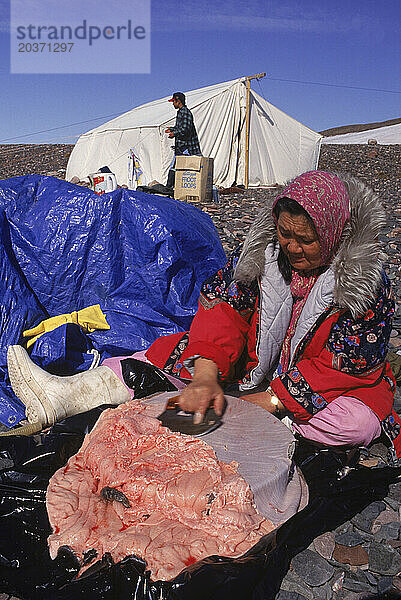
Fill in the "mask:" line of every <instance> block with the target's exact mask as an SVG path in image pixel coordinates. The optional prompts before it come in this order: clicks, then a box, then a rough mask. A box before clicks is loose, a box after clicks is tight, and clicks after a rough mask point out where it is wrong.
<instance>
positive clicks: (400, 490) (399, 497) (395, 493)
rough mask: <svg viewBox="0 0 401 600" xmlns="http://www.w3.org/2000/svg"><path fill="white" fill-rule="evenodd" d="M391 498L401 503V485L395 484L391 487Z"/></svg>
mask: <svg viewBox="0 0 401 600" xmlns="http://www.w3.org/2000/svg"><path fill="white" fill-rule="evenodd" d="M388 495H389V498H392V499H393V500H396V501H397V502H400V503H401V484H400V483H393V484H392V485H390V486H389V494H388Z"/></svg>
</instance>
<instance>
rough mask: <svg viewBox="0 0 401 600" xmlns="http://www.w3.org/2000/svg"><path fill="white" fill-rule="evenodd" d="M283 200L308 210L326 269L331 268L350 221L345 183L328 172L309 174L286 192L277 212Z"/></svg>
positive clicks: (296, 181)
mask: <svg viewBox="0 0 401 600" xmlns="http://www.w3.org/2000/svg"><path fill="white" fill-rule="evenodd" d="M280 198H292V200H295V201H296V202H298V204H300V205H301V206H302V208H304V209H305V210H306V212H307V213H308V215H309V216H310V218H311V219H312V221H313V223H314V225H315V229H316V233H317V235H318V238H319V242H320V251H321V254H322V265H328V264H330V262H331V261H332V260H333V258H334V256H335V254H336V252H337V250H338V246H339V244H340V239H341V234H342V231H343V227H344V225H345V223H346V222H347V221H349V219H350V201H349V196H348V192H347V189H346V187H345V185H344V183H343V182H342V181H341V179H339V178H338V177H337V176H336V175H334V174H333V173H328V172H327V171H308V172H307V173H302V175H299V176H298V177H296V178H295V179H294V180H293V181H292V182H291V183H290V184H289V185H288V186H287V187H286V188H284V190H283V191H282V192H281V193H280V194H279V195H278V196H277V198H276V199H275V200H274V203H273V208H274V207H275V205H276V203H277V201H278V200H279V199H280Z"/></svg>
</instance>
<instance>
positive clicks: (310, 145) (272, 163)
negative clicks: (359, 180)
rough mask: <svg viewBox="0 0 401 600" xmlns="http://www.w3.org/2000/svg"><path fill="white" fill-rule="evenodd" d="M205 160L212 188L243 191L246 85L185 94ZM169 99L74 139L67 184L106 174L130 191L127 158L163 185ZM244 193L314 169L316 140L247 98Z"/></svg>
mask: <svg viewBox="0 0 401 600" xmlns="http://www.w3.org/2000/svg"><path fill="white" fill-rule="evenodd" d="M185 94H186V102H187V105H188V107H189V108H190V109H191V110H192V113H193V116H194V121H195V125H196V128H197V131H198V136H199V140H200V145H201V150H202V153H203V155H204V156H211V157H213V158H214V183H215V184H216V185H222V186H224V187H227V186H230V185H232V183H233V182H234V181H235V182H236V183H237V184H244V177H245V118H246V85H245V79H244V78H242V79H235V80H233V81H227V82H225V83H220V84H217V85H212V86H208V87H205V88H201V89H198V90H193V91H190V92H185ZM170 97H171V96H167V97H165V98H162V99H160V100H154V101H153V102H148V103H147V104H143V105H142V106H138V107H137V108H134V109H132V110H130V111H128V112H126V113H124V114H122V115H120V116H119V117H117V118H115V119H112V120H111V121H108V122H107V123H105V124H104V125H100V126H99V127H96V128H95V129H92V130H91V131H88V132H87V133H85V134H83V135H81V136H80V138H79V139H78V141H77V143H76V145H75V147H74V149H73V151H72V154H71V156H70V160H69V162H68V166H67V173H66V179H68V180H70V179H71V178H72V177H73V176H77V177H79V178H80V179H83V178H84V177H86V176H87V175H88V174H89V173H93V172H96V171H98V169H99V168H101V167H102V166H106V165H107V166H108V167H109V168H110V169H111V171H113V172H114V173H115V174H116V176H117V181H118V183H119V184H120V185H122V184H126V185H128V184H129V175H128V169H129V167H128V164H129V156H130V152H131V150H132V151H133V152H134V153H135V156H136V157H137V158H138V160H139V163H140V166H141V169H142V170H143V173H144V178H143V179H142V181H141V183H145V184H147V183H150V182H151V181H153V180H157V181H159V182H161V183H165V182H166V180H167V173H168V169H169V166H170V164H171V160H172V158H173V149H172V145H173V143H174V140H172V139H170V138H168V136H167V134H165V129H166V128H167V127H170V126H173V125H174V123H175V117H176V111H175V110H174V108H173V106H172V104H171V103H169V102H168V99H169V98H170ZM249 108H250V133H249V185H250V186H259V185H272V184H275V183H279V184H283V183H285V182H286V181H288V179H290V178H292V177H294V176H296V175H298V174H299V173H302V172H303V171H307V170H309V169H315V168H316V167H317V163H318V159H319V151H320V141H321V138H322V136H321V135H319V134H318V133H316V132H314V131H312V130H311V129H309V128H308V127H305V126H304V125H302V124H301V123H299V122H298V121H296V120H295V119H292V118H291V117H289V116H288V115H286V114H285V113H284V112H282V111H281V110H279V109H278V108H276V107H275V106H273V105H272V104H270V103H269V102H267V101H266V100H265V99H264V98H262V97H261V96H259V95H258V94H256V93H255V92H254V91H253V90H251V91H250V105H249Z"/></svg>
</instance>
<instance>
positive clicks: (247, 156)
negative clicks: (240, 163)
mask: <svg viewBox="0 0 401 600" xmlns="http://www.w3.org/2000/svg"><path fill="white" fill-rule="evenodd" d="M265 76H266V73H258V74H257V75H249V76H248V77H245V81H246V113H245V189H246V190H247V189H248V183H249V124H250V115H249V112H250V111H249V97H250V90H251V79H262V77H265Z"/></svg>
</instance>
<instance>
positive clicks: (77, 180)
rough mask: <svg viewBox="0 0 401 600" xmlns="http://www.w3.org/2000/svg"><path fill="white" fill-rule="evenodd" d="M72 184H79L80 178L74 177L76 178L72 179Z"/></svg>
mask: <svg viewBox="0 0 401 600" xmlns="http://www.w3.org/2000/svg"><path fill="white" fill-rule="evenodd" d="M70 183H79V177H77V176H76V175H74V177H72V178H71V179H70Z"/></svg>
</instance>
